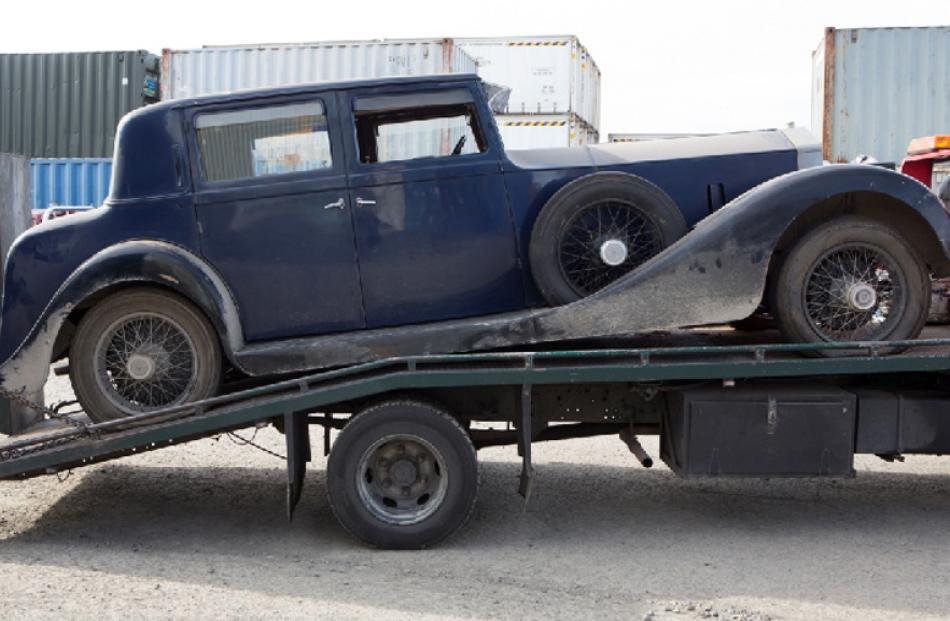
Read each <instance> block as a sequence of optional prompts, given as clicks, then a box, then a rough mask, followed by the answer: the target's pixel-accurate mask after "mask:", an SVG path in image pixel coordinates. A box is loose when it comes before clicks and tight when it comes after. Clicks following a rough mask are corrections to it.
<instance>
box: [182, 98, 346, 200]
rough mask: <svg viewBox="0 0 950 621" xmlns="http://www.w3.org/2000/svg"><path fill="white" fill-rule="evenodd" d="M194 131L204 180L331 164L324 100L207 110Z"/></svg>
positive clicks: (329, 166) (253, 175) (290, 170)
mask: <svg viewBox="0 0 950 621" xmlns="http://www.w3.org/2000/svg"><path fill="white" fill-rule="evenodd" d="M195 132H196V134H197V138H198V150H199V152H200V156H201V174H202V177H203V178H204V180H205V181H212V182H214V181H229V180H232V179H244V178H248V177H264V176H270V175H284V174H289V173H297V172H305V171H312V170H322V169H327V168H331V167H332V165H333V160H332V158H331V154H330V137H329V135H328V133H327V118H326V114H325V112H324V107H323V104H322V103H321V102H319V101H311V102H306V103H296V104H287V105H280V106H269V107H265V108H247V109H244V110H228V111H226V112H213V113H204V114H200V115H198V116H197V118H196V119H195Z"/></svg>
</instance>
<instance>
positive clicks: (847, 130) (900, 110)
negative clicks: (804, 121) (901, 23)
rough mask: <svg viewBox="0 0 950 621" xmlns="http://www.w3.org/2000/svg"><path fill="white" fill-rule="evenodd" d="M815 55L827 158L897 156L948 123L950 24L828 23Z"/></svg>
mask: <svg viewBox="0 0 950 621" xmlns="http://www.w3.org/2000/svg"><path fill="white" fill-rule="evenodd" d="M812 58H813V66H812V72H813V73H812V75H813V77H812V130H813V131H814V132H815V133H816V134H819V133H820V134H821V135H822V136H823V150H824V157H825V159H828V160H831V161H836V162H841V161H850V160H852V159H854V158H855V157H856V156H858V155H862V154H865V155H870V156H873V157H875V158H877V159H879V160H881V161H894V162H899V161H900V160H901V158H902V157H903V155H904V153H905V151H906V149H907V145H908V143H909V142H910V140H911V139H912V138H916V137H918V136H926V135H929V134H936V133H940V132H943V131H947V128H950V26H938V27H930V28H855V29H843V30H835V29H828V30H827V34H826V37H825V40H824V41H823V42H822V43H821V44H820V45H819V50H816V51H815V53H814V54H813V55H812Z"/></svg>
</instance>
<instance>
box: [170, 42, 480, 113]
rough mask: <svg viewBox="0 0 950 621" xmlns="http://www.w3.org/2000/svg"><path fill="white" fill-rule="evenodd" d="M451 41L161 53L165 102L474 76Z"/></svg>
mask: <svg viewBox="0 0 950 621" xmlns="http://www.w3.org/2000/svg"><path fill="white" fill-rule="evenodd" d="M476 69H477V67H476V65H475V61H474V60H473V59H472V58H471V56H469V55H468V54H465V53H464V52H462V51H461V50H459V49H457V48H456V47H455V46H454V45H453V43H452V41H451V39H426V40H380V41H362V42H361V41H341V42H335V43H300V44H280V45H256V46H241V47H207V48H201V49H194V50H164V51H163V52H162V99H178V98H182V97H195V96H197V95H207V94H211V93H221V92H227V91H235V90H239V89H245V88H264V87H269V86H285V85H288V84H302V83H307V82H326V81H332V80H346V79H356V78H374V77H386V76H400V75H428V74H434V73H475V72H476Z"/></svg>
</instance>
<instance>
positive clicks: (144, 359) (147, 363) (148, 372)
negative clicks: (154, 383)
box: [125, 354, 155, 380]
mask: <svg viewBox="0 0 950 621" xmlns="http://www.w3.org/2000/svg"><path fill="white" fill-rule="evenodd" d="M125 370H126V372H127V373H128V374H129V377H131V378H132V379H134V380H147V379H148V378H150V377H152V375H154V374H155V360H154V359H152V358H151V357H150V356H146V355H144V354H132V355H131V356H129V360H128V361H127V362H126V363H125Z"/></svg>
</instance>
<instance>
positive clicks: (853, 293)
mask: <svg viewBox="0 0 950 621" xmlns="http://www.w3.org/2000/svg"><path fill="white" fill-rule="evenodd" d="M846 299H847V300H848V305H849V306H850V307H851V308H853V309H854V310H859V311H868V310H871V309H872V308H874V305H875V304H877V293H876V292H875V291H874V287H872V286H871V285H869V284H867V283H866V282H856V283H853V284H852V285H851V286H850V287H848V293H847V296H846Z"/></svg>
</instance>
